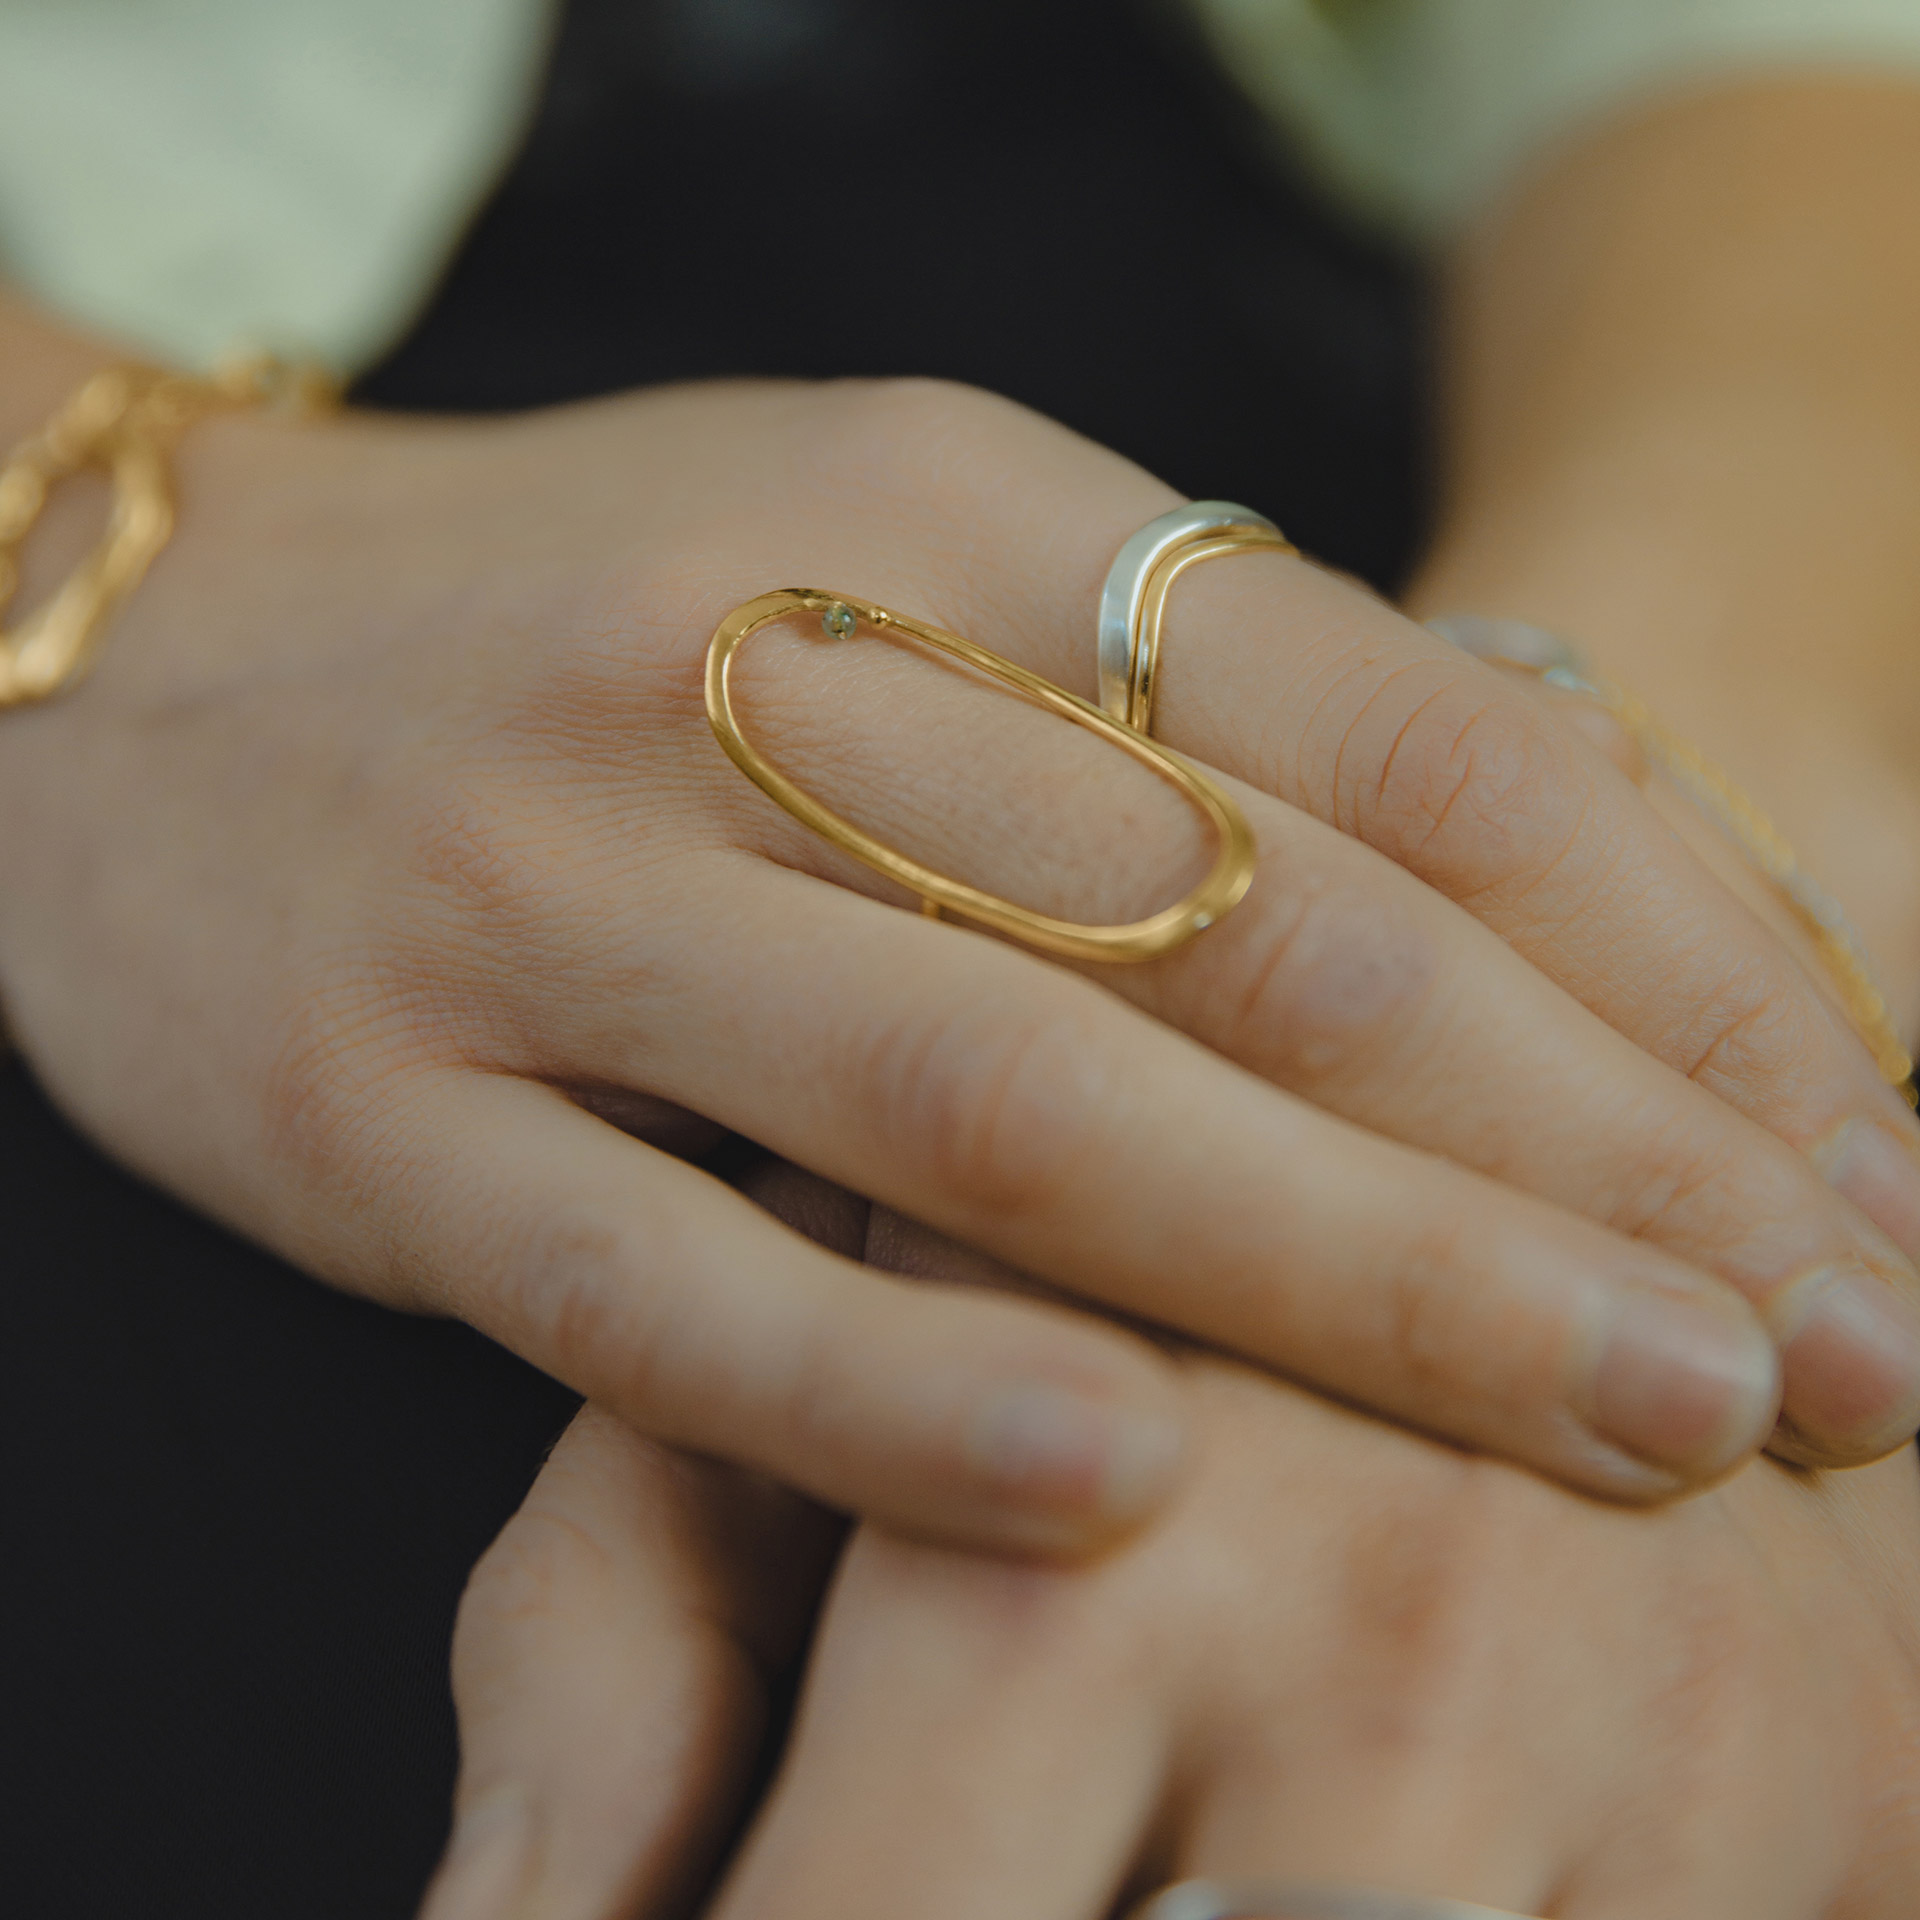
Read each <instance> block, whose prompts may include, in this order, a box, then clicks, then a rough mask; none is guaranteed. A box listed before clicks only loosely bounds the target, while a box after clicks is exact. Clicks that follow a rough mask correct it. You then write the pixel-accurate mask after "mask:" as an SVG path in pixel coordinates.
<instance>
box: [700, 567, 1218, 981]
mask: <svg viewBox="0 0 1920 1920" xmlns="http://www.w3.org/2000/svg"><path fill="white" fill-rule="evenodd" d="M801 613H811V614H817V615H818V616H819V623H820V631H821V632H822V633H823V634H824V635H825V637H826V638H827V639H829V640H832V641H843V640H847V639H850V638H852V637H853V635H854V634H855V633H856V632H857V631H858V630H859V629H860V628H861V627H866V628H867V629H868V630H870V631H872V632H875V633H883V634H902V635H905V636H906V637H907V638H908V639H910V640H916V641H918V642H919V643H920V644H921V645H923V646H927V647H931V648H933V649H934V650H935V651H937V652H940V653H944V654H946V655H948V656H949V657H950V658H952V659H955V660H958V661H960V662H961V663H962V664H963V665H965V666H968V667H972V668H973V669H975V670H976V671H977V672H979V673H983V674H985V675H987V676H988V677H989V678H990V679H993V680H997V681H999V682H1000V683H1001V685H1003V686H1006V687H1009V688H1011V689H1012V690H1013V691H1014V692H1015V693H1018V694H1020V695H1021V696H1022V697H1023V698H1025V699H1027V700H1030V701H1032V702H1033V703H1034V704H1035V705H1036V706H1039V707H1043V708H1045V709H1046V710H1047V711H1048V712H1050V713H1056V714H1058V715H1059V716H1060V717H1061V718H1062V719H1064V720H1068V721H1071V722H1072V723H1073V724H1074V725H1075V726H1080V727H1084V728H1086V729H1087V731H1088V732H1090V733H1092V734H1094V735H1096V736H1097V737H1099V738H1100V739H1102V740H1105V741H1107V742H1108V743H1109V744H1110V745H1112V746H1116V747H1118V748H1119V749H1120V750H1121V751H1122V752H1123V753H1126V754H1128V755H1130V756H1131V757H1132V758H1133V759H1135V760H1137V761H1140V762H1141V763H1142V764H1143V765H1145V766H1147V767H1148V768H1150V769H1151V770H1152V771H1153V772H1154V773H1156V774H1158V775H1159V776H1160V777H1161V778H1162V779H1163V780H1165V781H1166V782H1167V783H1168V784H1169V785H1171V786H1173V787H1174V788H1176V789H1177V790H1178V791H1179V792H1180V793H1182V794H1183V795H1185V796H1186V798H1187V799H1189V800H1191V801H1192V802H1193V804H1194V805H1195V806H1196V807H1197V808H1198V809H1199V810H1200V812H1201V814H1202V815H1203V816H1204V817H1205V818H1206V821H1207V823H1208V825H1209V826H1210V827H1211V828H1212V829H1213V833H1214V838H1215V840H1216V842H1217V846H1218V851H1217V852H1216V854H1215V857H1214V861H1213V865H1212V867H1211V868H1210V869H1209V870H1208V872H1207V874H1206V876H1205V877H1204V878H1203V879H1202V880H1201V881H1200V883H1199V884H1198V885H1197V886H1196V887H1194V888H1193V890H1192V891H1191V892H1190V893H1188V894H1187V895H1186V896H1185V897H1184V898H1183V899H1180V900H1177V901H1175V902H1174V904H1173V905H1172V906H1170V907H1166V908H1163V909H1162V910H1161V911H1160V912H1158V913H1155V914H1150V915H1149V916H1148V917H1147V918H1146V919H1144V920H1133V921H1129V922H1127V923H1125V924H1124V925H1119V926H1088V925H1084V924H1082V923H1081V922H1079V921H1075V920H1060V919H1056V918H1055V917H1053V916H1052V915H1051V914H1044V913H1037V912H1035V911H1034V910H1033V909H1031V908H1029V907H1022V906H1019V905H1017V904H1016V903H1015V902H1013V901H1011V900H1003V899H1001V898H1000V897H999V896H998V895H996V894H991V893H986V892H983V891H982V890H981V889H980V888H978V887H972V886H968V885H967V884H966V883H965V882H964V881H961V880H955V879H953V878H952V877H951V876H950V875H947V874H943V873H939V872H936V871H935V870H934V869H933V868H932V867H929V866H926V865H924V864H922V863H921V862H920V861H918V860H914V859H912V858H910V857H909V856H908V855H906V854H904V853H901V852H900V851H899V850H898V849H897V848H894V847H890V846H888V845H887V844H886V843H885V842H884V841H882V840H877V839H875V838H874V836H873V835H872V834H870V833H866V832H864V831H862V829H860V828H859V827H856V826H855V825H854V824H853V823H852V821H850V820H846V819H843V818H842V817H841V816H840V815H839V814H837V813H835V812H833V811H832V809H831V808H829V807H827V806H825V805H823V804H822V803H821V802H820V801H818V800H816V799H815V798H814V797H813V796H812V795H811V794H810V793H808V792H806V791H805V790H804V789H803V788H801V787H800V786H798V785H796V784H795V782H793V781H792V780H789V779H788V778H787V776H786V775H785V774H783V773H782V772H780V770H779V769H778V768H777V767H775V766H774V765H773V764H772V763H771V762H770V761H769V760H768V759H767V758H766V756H765V755H764V754H762V753H761V752H760V751H759V749H758V748H757V747H755V746H754V745H753V743H752V742H751V741H750V740H748V739H747V737H746V735H745V733H744V732H743V731H742V730H741V726H740V720H739V716H738V714H737V713H736V712H735V711H734V704H733V683H732V673H733V663H734V660H735V657H736V656H737V655H738V653H739V651H740V649H741V647H743V646H744V645H745V644H746V642H747V641H748V640H749V639H751V638H752V637H753V635H754V634H755V633H757V632H758V631H759V630H760V629H761V628H762V627H765V626H769V625H771V624H772V623H773V622H775V621H778V620H785V619H789V618H791V617H792V616H793V615H795V614H801ZM706 695H707V719H708V721H709V723H710V724H711V725H712V727H713V732H714V737H715V738H716V739H717V740H718V741H719V742H720V745H721V746H722V747H723V748H724V749H725V750H726V753H727V757H728V758H729V759H731V760H732V762H733V763H734V765H735V766H736V767H738V768H739V769H740V771H741V772H742V773H744V774H745V775H746V776H747V778H748V779H749V780H751V781H752V782H753V783H754V785H755V786H757V787H758V788H759V789H760V790H761V791H762V792H763V793H765V794H767V795H768V796H769V797H770V798H772V799H773V800H775V801H777V802H778V803H779V804H780V805H781V806H782V807H784V808H785V809H786V810H787V812H788V813H790V814H791V815H792V816H793V817H794V818H795V819H796V820H798V821H799V822H800V824H801V825H802V826H803V827H806V828H808V829H809V830H811V831H812V832H814V833H816V834H818V835H819V836H820V838H821V839H823V840H825V841H827V842H828V843H829V844H830V845H832V846H835V847H838V848H839V849H840V850H841V851H842V852H843V853H848V854H851V855H852V856H853V858H854V859H856V860H859V861H861V862H863V863H864V864H865V865H867V866H869V867H871V868H872V869H873V870H874V871H875V872H876V873H879V874H882V875H884V876H885V877H886V878H887V879H889V880H893V881H897V882H898V883H899V884H900V885H901V886H903V887H905V888H907V889H908V890H909V891H910V892H912V893H916V894H918V895H919V896H920V900H921V903H922V910H923V911H924V912H926V913H928V914H930V915H931V916H933V917H934V918H936V919H937V918H939V917H940V915H941V913H942V912H943V911H944V912H947V913H951V914H953V915H954V916H956V917H957V918H959V919H962V920H970V921H972V922H974V923H975V924H976V925H979V926H983V927H991V928H992V929H993V930H994V931H995V932H998V933H1004V934H1007V935H1009V936H1010V937H1011V938H1013V939H1015V940H1019V941H1022V942H1024V943H1025V944H1026V945H1027V946H1030V947H1036V948H1038V949H1039V950H1040V951H1041V952H1043V953H1052V954H1058V955H1060V956H1062V957H1063V958H1065V959H1070V960H1097V961H1139V960H1153V959H1157V958H1158V957H1159V956H1160V955H1162V954H1165V953H1171V952H1173V951H1174V949H1175V948H1177V947H1181V946H1184V945H1185V944H1186V943H1187V942H1188V941H1189V940H1191V939H1192V938H1193V937H1194V936H1195V935H1196V934H1198V933H1201V932H1203V931H1205V929H1206V928H1208V927H1210V926H1212V925H1214V924H1215V922H1217V921H1218V920H1220V919H1221V918H1223V917H1224V916H1225V915H1226V914H1228V913H1230V912H1232V910H1233V909H1234V907H1235V906H1237V905H1238V904H1239V902H1240V900H1241V899H1242V897H1243V896H1244V895H1245V893H1246V891H1247V888H1248V887H1249V886H1250V885H1251V884H1252V882H1253V866H1254V843H1253V833H1252V830H1251V828H1249V827H1248V825H1247V821H1246V816H1245V815H1244V814H1242V813H1241V811H1240V809H1239V807H1237V806H1236V805H1235V804H1234V801H1233V799H1232V796H1231V795H1229V794H1228V793H1227V792H1226V790H1225V789H1224V788H1223V787H1221V786H1220V785H1219V784H1218V782H1216V781H1214V780H1211V779H1209V778H1208V777H1207V776H1206V775H1205V774H1203V773H1201V772H1200V771H1199V770H1198V769H1197V768H1195V767H1191V766H1189V765H1188V764H1187V763H1186V761H1184V760H1182V759H1180V758H1178V757H1177V756H1176V755H1174V754H1171V753H1169V752H1168V751H1167V750H1166V749H1165V748H1164V747H1161V746H1158V745H1156V744H1155V742H1153V741H1151V740H1149V739H1148V738H1147V737H1146V736H1145V734H1144V733H1140V732H1137V731H1135V730H1134V729H1133V728H1132V727H1129V726H1127V725H1125V724H1124V723H1122V722H1119V721H1116V720H1114V719H1111V718H1110V717H1109V716H1108V715H1106V714H1105V713H1102V712H1101V710H1100V709H1099V708H1098V707H1096V706H1093V705H1092V704H1091V703H1090V702H1088V701H1085V700H1082V699H1079V698H1078V697H1076V696H1075V695H1073V694H1071V693H1069V692H1067V690H1066V689H1065V688H1064V687H1057V686H1055V685H1054V684H1053V682H1052V681H1051V680H1044V679H1042V678H1041V677H1040V675H1038V674H1037V673H1029V672H1028V671H1027V670H1026V668H1024V667H1020V666H1016V665H1015V664H1014V663H1013V662H1012V661H1011V660H1004V659H1002V658H1001V657H1000V655H998V654H997V653H990V652H988V650H987V649H986V648H985V647H982V646H977V645H976V644H975V643H974V642H973V641H971V640H966V639H962V638H961V636H960V635H959V634H957V633H948V632H946V631H945V630H944V629H943V628H940V627H934V626H929V625H928V624H927V623H926V622H925V621H923V620H915V619H913V618H911V617H910V616H908V615H906V614H903V613H896V612H894V611H893V610H892V609H891V608H888V607H881V606H875V605H873V604H872V603H870V602H868V601H864V600H856V599H854V598H853V597H852V596H851V595H848V594H840V593H827V592H823V591H822V590H820V589H818V588H814V587H782V588H781V589H780V590H779V591H777V592H775V593H763V594H761V595H760V596H759V597H758V598H757V599H753V600H749V601H747V602H746V603H745V604H744V605H742V606H738V607H735V608H734V610H733V611H732V612H731V613H730V614H728V615H727V617H726V618H725V619H724V620H722V621H721V623H720V624H719V626H718V627H717V628H715V630H714V635H713V639H712V640H711V642H709V644H708V647H707V672H706Z"/></svg>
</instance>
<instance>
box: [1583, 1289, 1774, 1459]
mask: <svg viewBox="0 0 1920 1920" xmlns="http://www.w3.org/2000/svg"><path fill="white" fill-rule="evenodd" d="M1593 1385H1594V1397H1593V1421H1594V1425H1595V1427H1596V1428H1597V1429H1598V1430H1599V1431H1600V1432H1601V1433H1602V1434H1603V1435H1604V1436H1605V1437H1606V1438H1608V1439H1610V1440H1612V1441H1613V1442H1614V1443H1615V1444H1616V1445H1618V1446H1621V1447H1624V1448H1626V1450H1627V1451H1628V1452H1629V1453H1633V1454H1637V1455H1638V1456H1639V1457H1640V1458H1641V1459H1643V1460H1651V1461H1655V1462H1657V1463H1658V1464H1660V1465H1661V1466H1665V1467H1671V1468H1674V1469H1676V1470H1677V1471H1679V1472H1681V1473H1682V1474H1684V1475H1685V1476H1686V1477H1687V1478H1689V1479H1705V1478H1709V1477H1711V1476H1712V1475H1713V1474H1715V1473H1718V1472H1721V1471H1722V1470H1724V1469H1725V1468H1727V1467H1730V1466H1731V1465H1733V1463H1734V1462H1735V1461H1736V1460H1738V1459H1739V1458H1740V1456H1741V1455H1742V1454H1744V1453H1746V1452H1747V1451H1749V1450H1750V1449H1751V1448H1753V1447H1757V1446H1758V1445H1759V1444H1760V1442H1761V1441H1762V1440H1763V1439H1764V1438H1765V1437H1766V1435H1767V1432H1768V1430H1769V1429H1770V1428H1771V1427H1772V1425H1773V1418H1774V1413H1775V1410H1776V1409H1777V1407H1778V1405H1779V1393H1780V1371H1779V1361H1778V1359H1777V1357H1776V1355H1775V1353H1774V1350H1773V1345H1772V1342H1771V1341H1769V1340H1768V1338H1767V1336H1766V1333H1765V1332H1764V1330H1763V1329H1762V1328H1761V1327H1760V1325H1759V1323H1758V1322H1757V1321H1755V1320H1754V1319H1753V1318H1752V1317H1751V1316H1750V1315H1747V1314H1744V1313H1741V1312H1739V1311H1738V1310H1737V1309H1735V1308H1733V1307H1732V1306H1729V1307H1726V1308H1721V1307H1718V1306H1712V1305H1709V1304H1707V1303H1705V1302H1703V1301H1698V1300H1689V1299H1686V1298H1683V1297H1681V1296H1679V1295H1675V1294H1668V1293H1655V1292H1652V1291H1641V1292H1635V1293H1630V1294H1628V1295H1627V1296H1626V1297H1625V1299H1624V1300H1623V1302H1622V1305H1621V1308H1620V1314H1619V1318H1618V1319H1617V1320H1615V1322H1614V1325H1613V1330H1612V1333H1611V1335H1610V1337H1609V1339H1608V1341H1607V1346H1606V1350H1605V1352H1604V1353H1603V1354H1602V1355H1601V1358H1600V1366H1599V1369H1598V1371H1597V1372H1596V1374H1595V1375H1594V1383H1593Z"/></svg>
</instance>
